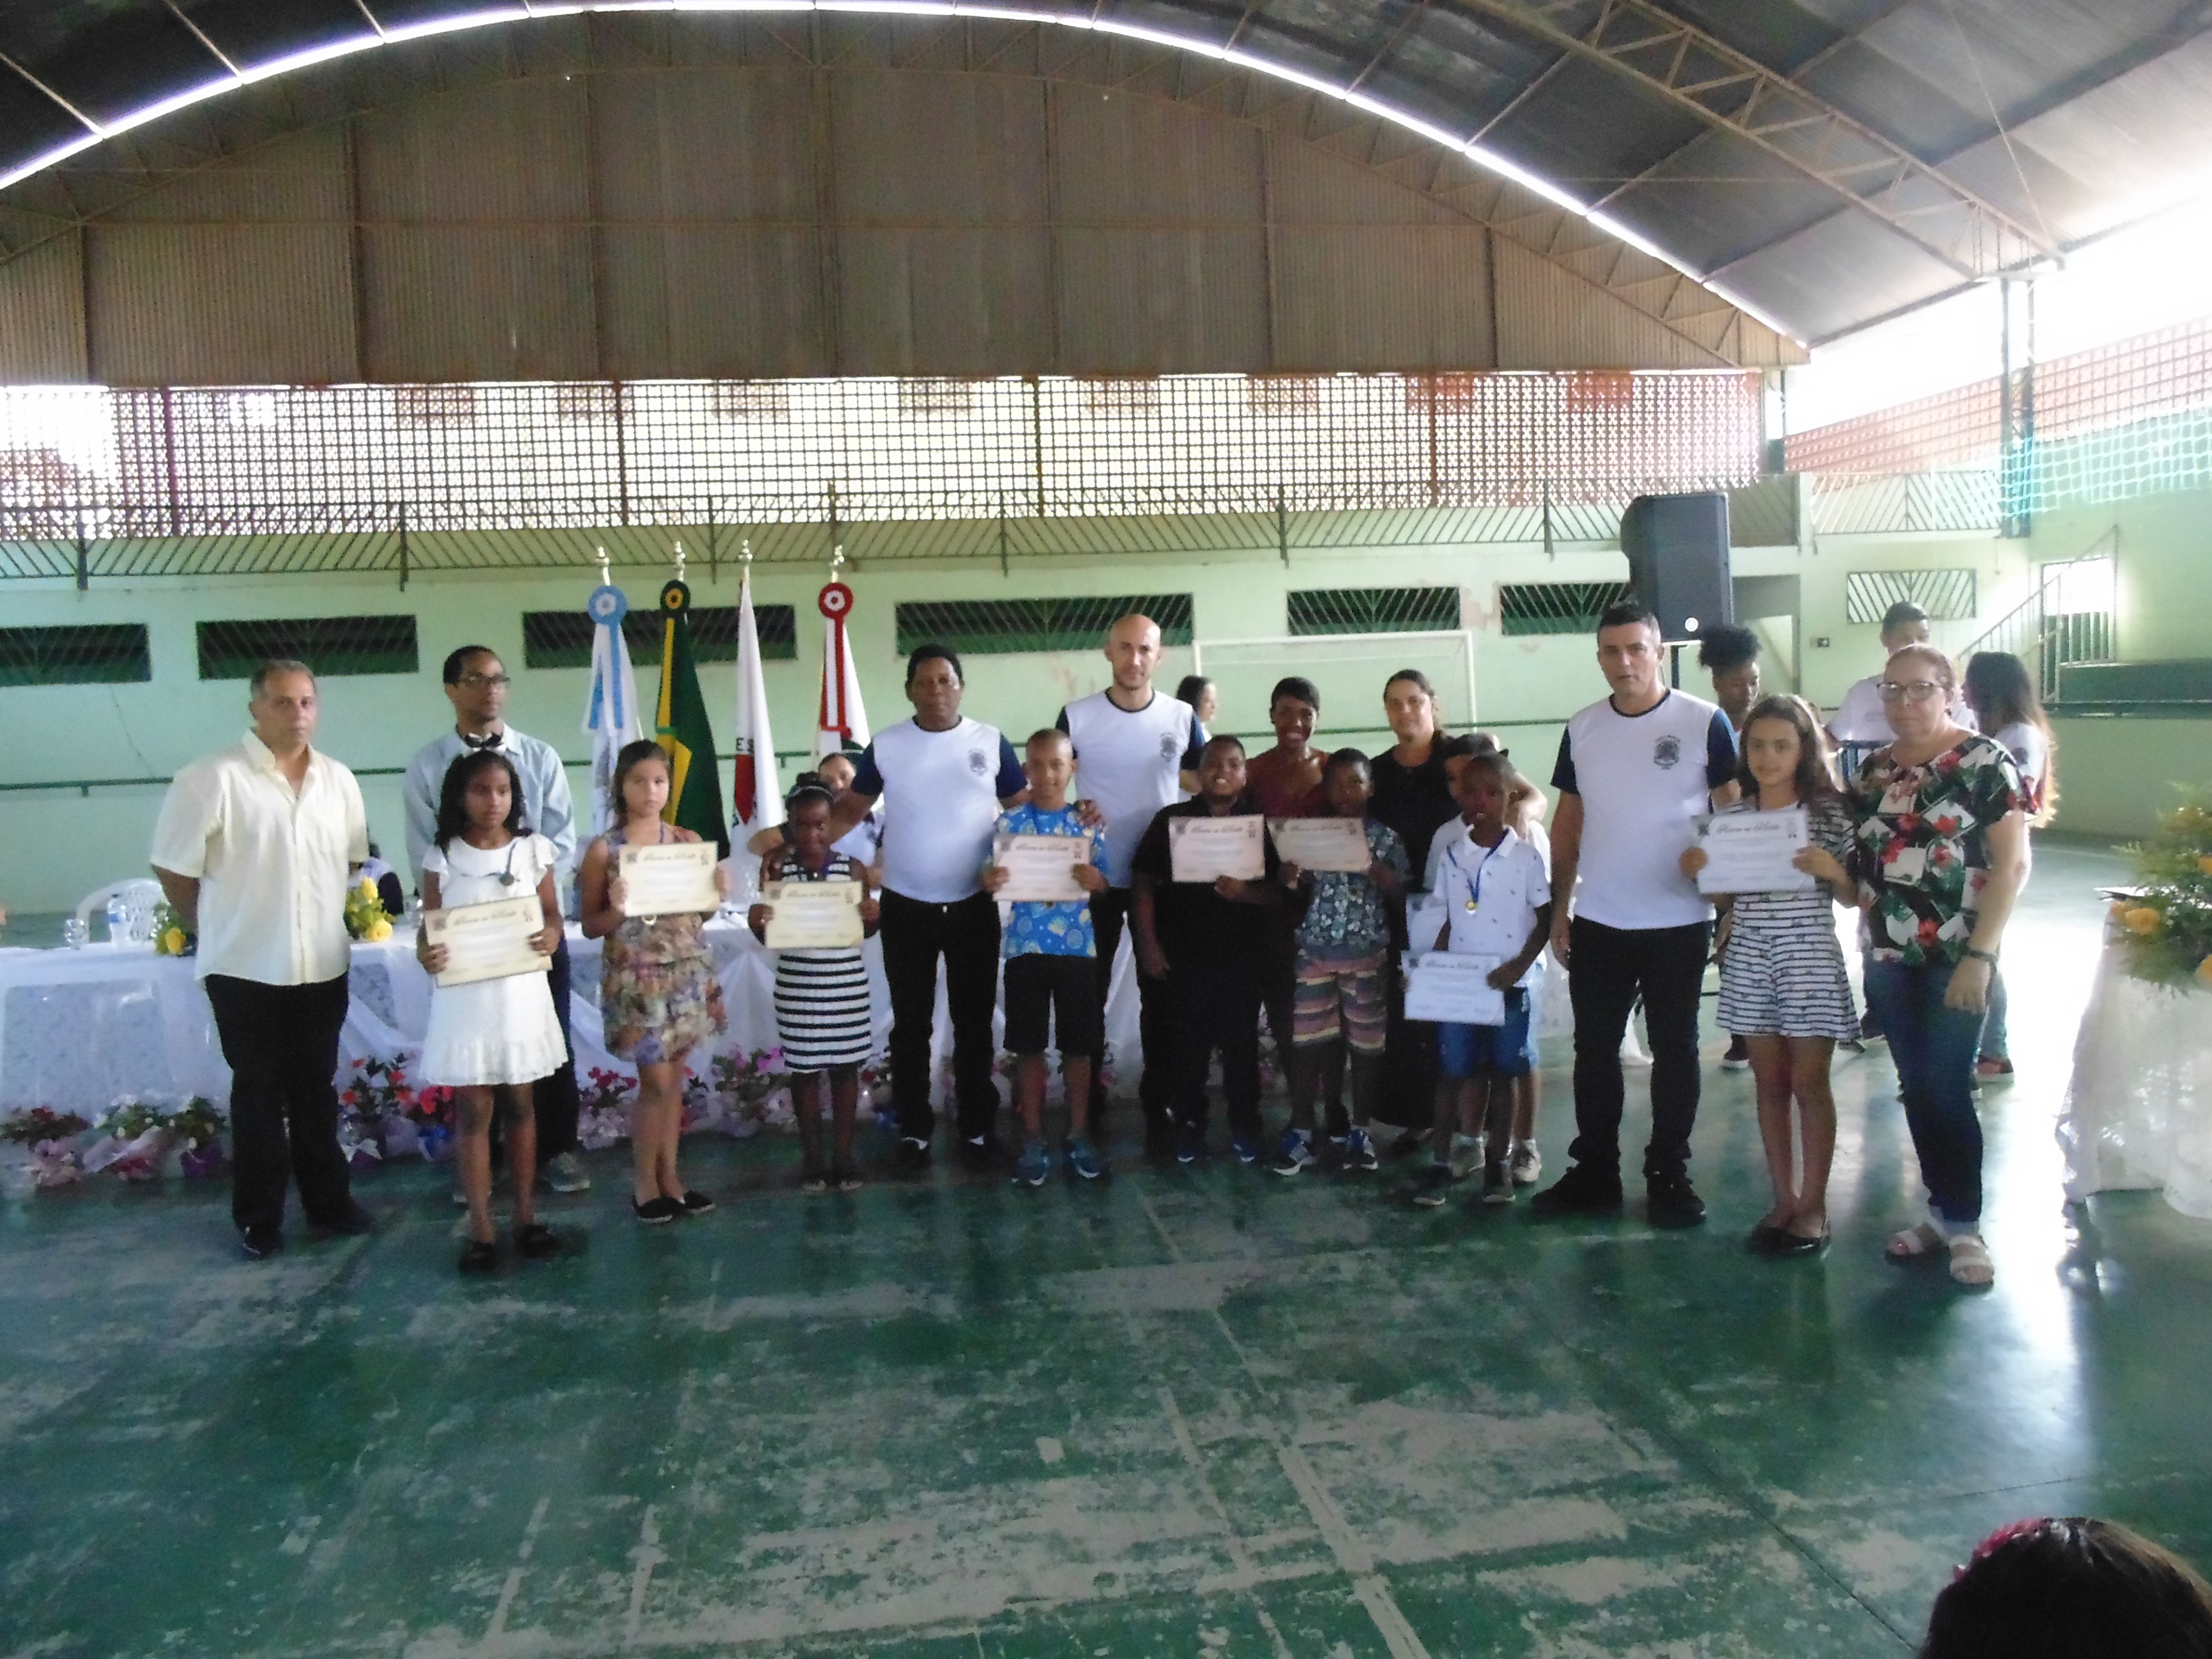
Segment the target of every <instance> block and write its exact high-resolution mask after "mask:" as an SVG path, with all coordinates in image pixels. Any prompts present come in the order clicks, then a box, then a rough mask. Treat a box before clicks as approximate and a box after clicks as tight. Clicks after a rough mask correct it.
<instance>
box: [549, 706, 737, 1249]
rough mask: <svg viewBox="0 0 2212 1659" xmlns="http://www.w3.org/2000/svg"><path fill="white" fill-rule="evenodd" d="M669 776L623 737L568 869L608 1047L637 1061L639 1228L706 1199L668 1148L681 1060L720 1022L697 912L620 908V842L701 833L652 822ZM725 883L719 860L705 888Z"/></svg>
mask: <svg viewBox="0 0 2212 1659" xmlns="http://www.w3.org/2000/svg"><path fill="white" fill-rule="evenodd" d="M668 784H669V769H668V751H667V750H665V749H663V748H662V747H661V746H660V745H659V744H657V743H655V742H654V741H653V739H652V738H640V739H639V740H638V741H637V742H635V743H631V744H623V749H622V752H621V753H620V754H618V755H617V756H616V757H615V775H614V779H613V781H612V782H611V785H610V786H609V787H608V789H607V807H608V815H609V816H610V817H611V818H612V819H613V820H614V828H613V829H610V830H608V831H607V833H606V834H605V835H604V836H600V837H599V839H598V840H596V841H594V842H592V844H591V845H590V846H589V847H587V848H585V849H584V860H583V863H582V865H581V866H580V867H579V869H578V870H577V872H576V892H577V896H578V899H579V900H580V908H581V909H582V911H583V921H584V932H585V933H586V935H587V936H588V937H590V938H592V939H605V940H606V942H607V945H606V954H605V957H603V958H602V959H601V963H600V968H599V1012H601V1014H602V1015H604V1016H605V1020H606V1033H607V1050H608V1052H609V1053H611V1054H616V1055H617V1056H619V1057H620V1058H622V1059H623V1060H629V1061H630V1062H631V1063H632V1064H634V1065H635V1066H636V1067H637V1107H636V1109H635V1111H634V1112H633V1113H632V1115H631V1119H630V1139H629V1145H630V1213H631V1214H633V1215H635V1217H636V1218H638V1219H639V1220H640V1221H642V1222H644V1223H645V1224H646V1225H648V1226H658V1225H665V1223H668V1222H671V1221H673V1220H675V1219H676V1218H677V1217H678V1216H679V1215H684V1216H693V1215H704V1214H705V1213H706V1212H708V1211H709V1210H711V1209H713V1208H714V1200H712V1199H711V1198H708V1196H707V1195H706V1194H704V1193H695V1192H693V1191H692V1190H690V1188H688V1187H686V1186H685V1185H684V1182H683V1178H682V1177H681V1176H678V1174H677V1173H676V1144H677V1141H678V1138H679V1137H680V1136H681V1135H682V1133H683V1132H684V1057H685V1056H686V1055H687V1054H690V1052H691V1050H692V1049H694V1048H697V1047H698V1046H699V1045H700V1044H701V1043H702V1042H706V1041H707V1040H708V1038H709V1037H711V1036H714V1035H715V1034H716V1033H717V1032H719V1031H720V1030H722V1029H723V1026H724V1023H725V1022H724V1019H723V1016H722V987H721V982H720V981H719V980H717V979H716V978H715V977H714V958H713V957H710V956H709V955H708V952H707V941H706V939H705V938H704V937H703V936H702V934H701V933H700V931H699V930H700V927H701V926H702V923H704V922H705V921H706V919H707V918H706V915H704V914H702V913H699V912H692V913H690V914H679V915H666V916H642V915H641V916H633V915H628V914H626V913H625V912H624V910H623V898H624V897H625V896H626V895H625V894H624V892H623V879H622V865H621V860H620V854H621V850H622V848H625V847H661V846H666V845H669V844H671V843H672V842H696V841H697V840H698V839H699V837H698V836H696V835H694V834H693V833H692V832H691V831H690V830H689V829H677V828H675V827H673V826H671V825H670V824H666V823H662V822H661V821H660V813H661V809H662V808H663V807H665V806H666V805H667V804H668ZM729 882H730V876H729V872H728V871H727V870H726V869H725V868H721V867H719V866H718V867H717V868H716V869H715V872H714V884H715V887H716V888H717V890H720V892H721V893H722V895H723V896H725V897H726V896H728V893H729Z"/></svg>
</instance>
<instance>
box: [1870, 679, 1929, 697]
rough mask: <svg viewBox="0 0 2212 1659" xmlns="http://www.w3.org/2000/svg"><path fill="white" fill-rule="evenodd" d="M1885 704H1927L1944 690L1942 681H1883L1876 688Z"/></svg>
mask: <svg viewBox="0 0 2212 1659" xmlns="http://www.w3.org/2000/svg"><path fill="white" fill-rule="evenodd" d="M1875 689H1876V690H1879V691H1880V692H1881V700H1882V701H1883V702H1927V701H1928V700H1929V698H1930V697H1932V696H1936V695H1937V694H1938V693H1940V692H1941V691H1942V690H1943V684H1942V681H1940V680H1905V681H1901V682H1900V681H1898V680H1883V681H1881V683H1880V684H1878V685H1877V687H1876V688H1875Z"/></svg>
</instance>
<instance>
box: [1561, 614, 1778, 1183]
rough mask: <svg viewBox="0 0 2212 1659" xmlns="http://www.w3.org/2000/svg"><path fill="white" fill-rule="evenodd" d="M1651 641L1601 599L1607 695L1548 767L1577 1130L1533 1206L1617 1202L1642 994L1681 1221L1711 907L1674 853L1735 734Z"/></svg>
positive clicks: (1653, 1170)
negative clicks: (1669, 681)
mask: <svg viewBox="0 0 2212 1659" xmlns="http://www.w3.org/2000/svg"><path fill="white" fill-rule="evenodd" d="M1663 649H1664V647H1662V644H1661V642H1660V637H1659V622H1658V619H1657V618H1656V617H1654V616H1653V615H1652V614H1651V612H1650V611H1647V610H1646V609H1644V606H1642V605H1638V604H1636V603H1634V602H1633V601H1629V602H1625V603H1623V604H1620V605H1613V606H1612V607H1611V608H1610V609H1608V610H1607V611H1606V613H1605V615H1604V616H1603V617H1601V618H1600V619H1599V622H1598V629H1597V659H1598V666H1599V667H1600V668H1601V669H1603V670H1604V671H1605V678H1606V680H1607V683H1608V684H1610V685H1611V686H1612V687H1613V694H1612V696H1608V697H1607V698H1606V699H1605V700H1604V701H1603V702H1595V703H1592V704H1591V705H1590V706H1589V708H1584V709H1583V710H1582V711H1580V712H1579V713H1578V714H1575V715H1574V716H1573V718H1572V719H1571V720H1569V721H1568V722H1567V729H1566V731H1565V732H1564V733H1562V734H1561V736H1560V738H1559V762H1558V764H1557V765H1556V767H1555V768H1554V769H1553V773H1552V784H1553V787H1554V788H1555V789H1557V790H1558V791H1559V806H1558V808H1557V809H1556V811H1554V813H1553V819H1552V896H1553V911H1552V954H1553V956H1554V957H1558V958H1559V961H1561V962H1563V963H1565V964H1566V968H1567V985H1568V990H1569V992H1570V994H1571V995H1572V997H1573V999H1574V1007H1575V1139H1574V1144H1573V1146H1571V1147H1570V1148H1569V1149H1568V1156H1569V1157H1571V1158H1573V1159H1574V1164H1573V1167H1571V1169H1569V1170H1568V1171H1567V1172H1566V1174H1565V1176H1562V1177H1561V1178H1560V1180H1559V1182H1558V1183H1557V1184H1556V1185H1554V1186H1553V1187H1551V1188H1547V1190H1546V1191H1544V1192H1541V1193H1539V1194H1537V1195H1536V1198H1535V1200H1534V1204H1533V1205H1532V1208H1533V1209H1534V1212H1536V1213H1537V1214H1538V1215H1574V1214H1589V1215H1603V1214H1613V1213H1617V1212H1619V1211H1620V1116H1621V1107H1622V1103H1623V1096H1624V1093H1625V1091H1624V1088H1623V1085H1622V1082H1621V1075H1620V1040H1621V1037H1622V1035H1623V1034H1624V1033H1625V1032H1626V1030H1627V1029H1628V1019H1629V1013H1630V1011H1631V1010H1632V1008H1633V1007H1634V1006H1635V1005H1636V1000H1637V998H1638V995H1641V996H1642V998H1643V1000H1644V1019H1645V1021H1646V1023H1647V1024H1648V1025H1649V1026H1650V1035H1651V1139H1650V1143H1649V1144H1648V1145H1647V1146H1645V1148H1644V1187H1645V1193H1646V1195H1647V1196H1648V1198H1649V1200H1650V1212H1649V1213H1650V1219H1651V1223H1652V1225H1654V1226H1660V1227H1693V1226H1695V1225H1698V1224H1699V1222H1701V1221H1703V1220H1704V1219H1705V1202H1704V1200H1701V1199H1700V1198H1699V1196H1698V1194H1697V1193H1696V1191H1695V1189H1694V1188H1692V1187H1691V1185H1690V1175H1689V1164H1690V1130H1691V1128H1692V1126H1694V1125H1695V1123H1696V1122H1697V1118H1698V1091H1699V1073H1698V997H1699V990H1700V987H1701V986H1702V984H1703V982H1704V980H1705V960H1706V957H1708V956H1709V955H1710V954H1711V950H1712V918H1713V910H1712V906H1711V905H1710V904H1709V903H1707V902H1705V896H1703V895H1702V894H1700V893H1699V891H1698V885H1697V883H1695V882H1694V881H1692V880H1691V879H1690V878H1688V877H1686V876H1685V875H1684V874H1683V873H1682V872H1681V865H1680V860H1681V856H1682V854H1684V853H1685V852H1686V851H1687V850H1688V849H1689V848H1690V846H1691V844H1692V842H1694V841H1695V840H1696V838H1697V829H1696V823H1695V820H1696V819H1697V817H1699V814H1701V813H1704V812H1707V811H1711V810H1712V807H1713V806H1714V805H1717V804H1718V805H1725V804H1727V803H1728V802H1729V801H1732V800H1734V799H1735V767H1736V757H1735V733H1734V732H1731V731H1730V730H1729V722H1728V716H1727V715H1726V714H1723V713H1722V712H1721V711H1720V710H1719V709H1718V708H1716V707H1715V706H1714V705H1713V704H1711V703H1709V702H1705V700H1704V699H1702V698H1699V697H1693V696H1690V695H1689V694H1688V693H1686V692H1683V691H1677V690H1669V689H1668V687H1667V686H1666V685H1665V684H1662V682H1661V679H1660V665H1661V659H1662V653H1663ZM1577 876H1579V877H1580V878H1581V883H1582V885H1581V889H1580V890H1579V891H1577V889H1576V879H1577Z"/></svg>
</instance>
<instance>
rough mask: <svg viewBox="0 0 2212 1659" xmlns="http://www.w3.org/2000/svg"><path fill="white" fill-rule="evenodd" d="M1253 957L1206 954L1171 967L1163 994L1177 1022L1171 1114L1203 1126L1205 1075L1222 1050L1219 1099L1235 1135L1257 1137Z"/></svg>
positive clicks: (1257, 984) (1257, 970) (1257, 988)
mask: <svg viewBox="0 0 2212 1659" xmlns="http://www.w3.org/2000/svg"><path fill="white" fill-rule="evenodd" d="M1262 971H1263V969H1262V963H1261V962H1260V961H1259V960H1258V959H1257V958H1256V957H1245V958H1238V957H1204V958H1200V959H1198V960H1195V961H1184V962H1178V963H1172V964H1170V972H1169V974H1168V977H1167V981H1166V984H1165V987H1164V988H1165V990H1166V992H1167V994H1168V996H1169V998H1170V1006H1172V1007H1173V1009H1174V1011H1175V1012H1174V1018H1175V1112H1176V1118H1177V1120H1178V1121H1181V1122H1182V1123H1185V1124H1187V1125H1189V1126H1191V1127H1194V1128H1196V1129H1198V1130H1200V1131H1201V1132H1203V1131H1204V1129H1205V1127H1206V1069H1207V1067H1208V1066H1210V1065H1211V1064H1212V1060H1213V1052H1214V1050H1215V1049H1217V1048H1218V1049H1219V1050H1220V1051H1221V1094H1222V1097H1223V1099H1224V1100H1225V1101H1226V1102H1227V1103H1228V1105H1229V1129H1230V1133H1232V1134H1242V1135H1249V1136H1250V1137H1252V1138H1253V1139H1255V1140H1256V1139H1258V1138H1259V1135H1260V993H1261V979H1262Z"/></svg>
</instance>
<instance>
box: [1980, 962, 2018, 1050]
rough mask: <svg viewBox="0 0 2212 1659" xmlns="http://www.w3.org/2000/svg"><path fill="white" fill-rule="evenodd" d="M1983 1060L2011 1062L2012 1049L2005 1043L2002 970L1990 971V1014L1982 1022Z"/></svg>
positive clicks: (1993, 969) (1994, 969)
mask: <svg viewBox="0 0 2212 1659" xmlns="http://www.w3.org/2000/svg"><path fill="white" fill-rule="evenodd" d="M1982 1058H1983V1059H1984V1060H2010V1059H2011V1058H2012V1049H2011V1048H2010V1047H2009V1046H2008V1044H2007V1042H2006V1041H2005V982H2004V974H2003V972H2002V969H1996V968H1992V969H1990V1012H1989V1015H1988V1018H1985V1019H1984V1020H1983V1021H1982Z"/></svg>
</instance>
